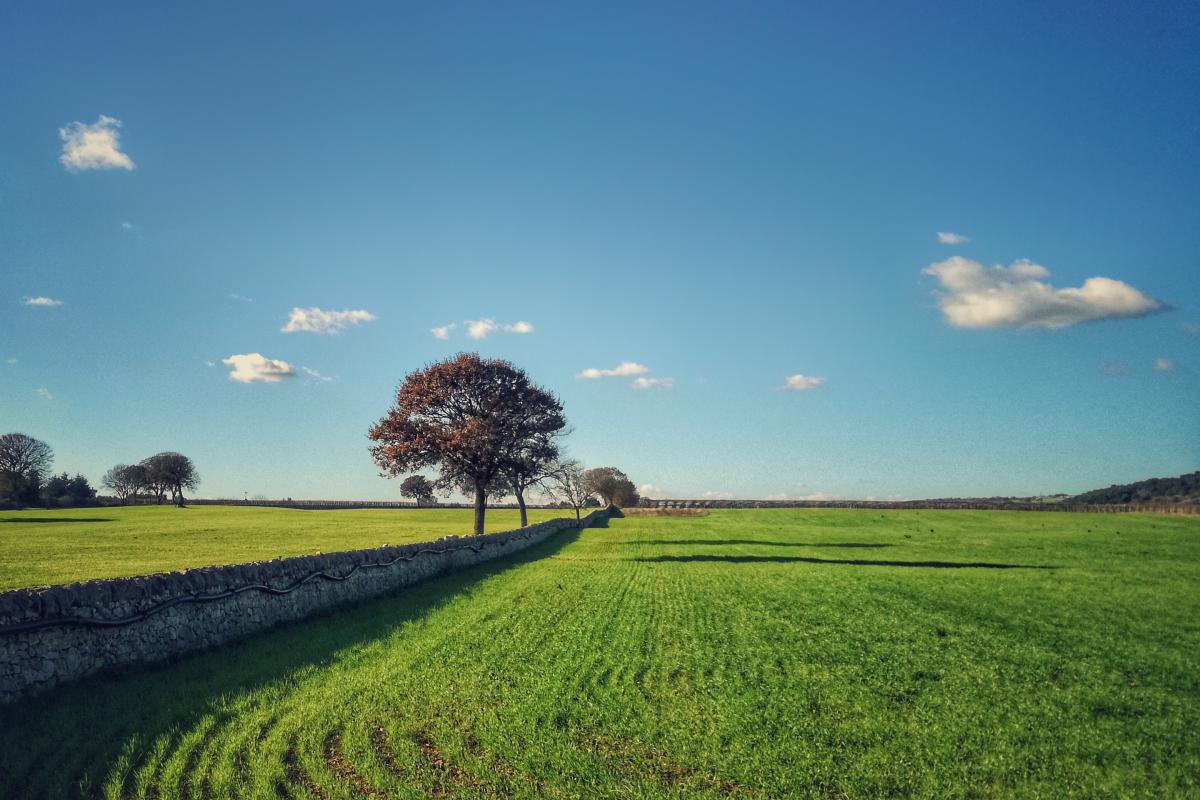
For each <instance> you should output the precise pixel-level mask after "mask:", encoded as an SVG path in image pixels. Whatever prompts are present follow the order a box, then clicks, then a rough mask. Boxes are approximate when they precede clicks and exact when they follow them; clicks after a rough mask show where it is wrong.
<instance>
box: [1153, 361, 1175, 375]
mask: <svg viewBox="0 0 1200 800" xmlns="http://www.w3.org/2000/svg"><path fill="white" fill-rule="evenodd" d="M1154 368H1155V369H1156V370H1158V371H1159V372H1174V371H1175V362H1174V361H1172V360H1171V359H1169V358H1156V359H1154Z"/></svg>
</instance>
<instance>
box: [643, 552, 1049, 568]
mask: <svg viewBox="0 0 1200 800" xmlns="http://www.w3.org/2000/svg"><path fill="white" fill-rule="evenodd" d="M629 560H630V561H644V562H651V563H690V562H698V561H716V562H723V563H726V564H793V563H798V564H843V565H847V566H854V567H932V568H935V569H1058V567H1051V566H1046V565H1042V564H989V563H986V562H979V561H867V560H861V559H845V560H843V559H837V558H806V557H804V556H712V555H693V556H653V557H643V558H631V559H629Z"/></svg>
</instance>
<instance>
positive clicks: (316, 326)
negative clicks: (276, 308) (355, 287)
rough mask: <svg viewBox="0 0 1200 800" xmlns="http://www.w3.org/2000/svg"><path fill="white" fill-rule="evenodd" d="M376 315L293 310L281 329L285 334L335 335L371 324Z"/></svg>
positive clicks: (355, 312) (367, 312)
mask: <svg viewBox="0 0 1200 800" xmlns="http://www.w3.org/2000/svg"><path fill="white" fill-rule="evenodd" d="M374 319H375V315H374V314H372V313H371V312H370V311H363V310H361V309H359V310H357V311H350V310H347V311H322V310H321V309H319V308H317V307H316V306H313V307H312V308H293V309H292V313H291V315H289V316H288V321H287V324H286V325H284V326H283V327H282V328H280V330H281V331H283V332H284V333H324V334H335V333H340V332H341V331H344V330H346V329H347V328H349V327H352V326H354V325H358V324H360V323H363V322H371V321H372V320H374Z"/></svg>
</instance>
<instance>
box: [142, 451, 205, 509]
mask: <svg viewBox="0 0 1200 800" xmlns="http://www.w3.org/2000/svg"><path fill="white" fill-rule="evenodd" d="M142 467H144V468H145V470H146V480H147V482H148V483H149V485H150V486H151V487H152V488H153V490H154V492H155V493H156V495H157V497H158V502H159V504H162V502H163V499H164V498H165V496H166V493H167V492H170V493H171V501H172V502H173V503H175V505H177V506H179V507H180V508H183V504H184V498H183V490H184V489H195V488H196V486H197V485H198V484H199V483H200V474H199V473H198V472H197V471H196V465H195V464H193V463H192V460H191V459H190V458H188V457H187V456H185V455H184V454H183V453H175V452H170V451H168V452H164V453H157V454H155V455H152V456H150V457H149V458H147V459H146V460H145V461H143V462H142Z"/></svg>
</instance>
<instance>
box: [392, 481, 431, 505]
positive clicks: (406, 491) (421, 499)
mask: <svg viewBox="0 0 1200 800" xmlns="http://www.w3.org/2000/svg"><path fill="white" fill-rule="evenodd" d="M433 490H434V487H433V481H431V480H429V478H426V477H425V476H424V475H409V476H408V477H407V478H405V479H404V482H403V483H401V484H400V496H401V497H410V498H412V499H413V500H416V501H417V505H421V504H422V503H424V504H425V505H433V504H434V503H436V502H437V498H436V497H434V494H433Z"/></svg>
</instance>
